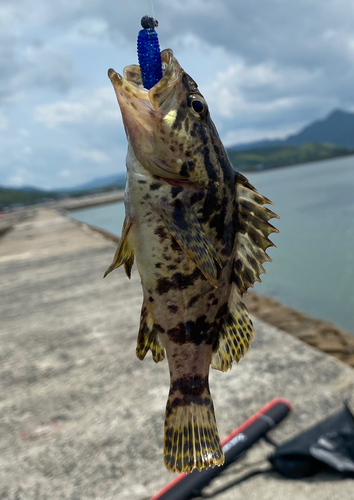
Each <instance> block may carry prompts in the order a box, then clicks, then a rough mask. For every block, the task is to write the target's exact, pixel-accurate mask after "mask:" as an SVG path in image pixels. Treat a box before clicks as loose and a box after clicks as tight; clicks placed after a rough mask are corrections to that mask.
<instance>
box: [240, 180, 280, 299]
mask: <svg viewBox="0 0 354 500" xmlns="http://www.w3.org/2000/svg"><path fill="white" fill-rule="evenodd" d="M236 204H237V211H238V223H239V227H238V232H237V242H236V255H235V261H234V273H233V278H234V279H233V281H234V282H235V283H236V284H237V285H238V287H239V289H240V292H241V294H243V293H245V292H246V291H247V289H248V288H249V287H250V286H252V287H253V286H254V283H255V281H259V282H261V279H260V275H261V274H262V273H265V272H266V271H265V269H264V267H263V265H262V264H263V263H264V262H266V261H268V262H272V259H271V258H270V257H269V255H267V253H266V252H265V250H266V249H267V248H268V247H270V246H275V245H274V243H272V242H271V241H270V240H269V239H268V236H269V235H270V234H271V233H278V232H279V231H278V230H277V229H276V228H275V227H274V226H272V224H269V222H268V221H269V220H270V219H273V218H277V219H279V218H280V217H279V216H278V215H276V214H275V213H274V212H272V211H271V210H269V209H268V208H266V207H264V205H265V204H270V205H273V203H272V202H271V201H270V200H268V198H266V197H265V196H262V195H261V194H260V193H259V192H258V191H257V189H256V188H255V187H253V186H252V184H250V183H249V182H248V180H247V179H246V177H244V176H243V175H242V174H239V173H236Z"/></svg>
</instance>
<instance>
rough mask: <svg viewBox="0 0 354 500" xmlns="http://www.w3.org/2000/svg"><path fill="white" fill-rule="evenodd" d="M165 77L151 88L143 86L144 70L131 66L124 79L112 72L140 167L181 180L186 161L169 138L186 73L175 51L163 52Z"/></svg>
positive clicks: (128, 135)
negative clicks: (175, 151)
mask: <svg viewBox="0 0 354 500" xmlns="http://www.w3.org/2000/svg"><path fill="white" fill-rule="evenodd" d="M161 60H162V75H163V76H162V78H161V80H160V81H158V82H157V83H156V85H154V86H153V87H152V88H151V89H149V90H148V89H146V88H144V86H143V82H142V78H141V72H140V67H139V66H138V65H137V64H132V65H131V66H127V67H126V68H124V70H123V76H121V75H120V74H119V73H117V72H116V71H114V69H110V70H108V76H109V78H110V80H111V82H112V84H113V88H114V91H115V93H116V96H117V99H118V103H119V107H120V109H121V112H122V118H123V124H124V128H125V132H126V135H127V138H128V141H129V143H130V144H131V146H132V149H133V151H134V153H135V156H136V157H137V159H138V161H139V162H140V164H141V165H142V166H143V167H144V168H145V169H147V170H148V171H149V172H150V173H151V174H153V175H157V176H159V177H161V178H168V179H181V177H182V178H183V177H184V176H183V175H182V176H181V174H180V170H181V168H182V164H183V160H182V158H181V157H176V155H174V153H172V152H171V150H170V148H169V146H168V143H167V141H168V139H167V135H168V132H169V130H170V128H171V124H172V123H173V122H174V120H175V118H176V114H177V109H178V108H179V103H178V93H179V86H178V84H179V83H180V82H181V80H182V77H183V75H184V71H183V70H182V68H181V66H180V65H179V63H178V61H177V60H176V58H175V57H174V55H173V52H172V50H171V49H166V50H163V51H162V52H161ZM184 180H188V179H184Z"/></svg>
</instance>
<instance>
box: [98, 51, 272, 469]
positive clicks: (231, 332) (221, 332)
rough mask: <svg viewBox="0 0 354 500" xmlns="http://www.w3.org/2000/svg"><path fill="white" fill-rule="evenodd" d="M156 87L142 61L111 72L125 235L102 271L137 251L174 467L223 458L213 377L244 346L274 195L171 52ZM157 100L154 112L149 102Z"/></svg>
mask: <svg viewBox="0 0 354 500" xmlns="http://www.w3.org/2000/svg"><path fill="white" fill-rule="evenodd" d="M161 57H162V61H163V65H164V76H163V78H162V80H160V82H158V83H157V84H156V85H155V87H153V88H152V89H150V90H149V91H147V90H145V89H144V88H143V87H142V83H141V77H140V76H139V74H140V73H139V71H140V70H139V67H137V66H130V67H128V68H126V69H125V70H124V78H122V77H121V76H120V75H118V74H117V73H116V72H115V71H114V70H109V77H110V79H111V81H112V83H113V86H114V89H115V92H116V95H117V98H118V102H119V105H120V108H121V111H122V116H123V122H124V126H125V129H126V131H127V135H128V139H129V142H128V155H127V170H128V174H127V186H126V198H125V206H126V221H125V224H124V228H126V229H125V231H124V233H123V234H122V240H121V242H120V245H119V247H118V249H117V252H116V255H115V258H114V261H113V263H112V265H111V266H110V268H109V269H108V270H107V272H110V271H111V270H113V269H115V268H116V267H119V266H120V265H122V264H124V266H126V268H128V270H129V274H130V268H131V265H132V262H133V260H134V258H135V261H136V263H137V267H138V271H139V274H140V277H141V281H142V286H143V292H144V299H143V305H142V312H141V322H140V330H139V334H138V343H137V356H138V358H139V359H143V358H144V357H145V356H146V354H147V352H148V350H150V351H151V352H152V356H153V359H154V361H156V362H158V361H160V360H162V359H163V357H164V356H165V354H166V356H167V360H168V364H169V370H170V393H169V397H168V401H167V406H166V417H165V438H164V457H165V458H164V460H165V465H166V467H167V468H168V469H170V470H172V471H178V472H180V471H185V472H189V471H191V470H193V469H194V468H197V469H202V468H208V467H214V466H215V465H221V464H222V463H223V460H224V456H223V451H222V448H221V444H220V439H219V436H218V431H217V426H216V421H215V415H214V408H213V402H212V398H211V395H210V390H209V384H208V375H209V368H210V365H211V366H212V367H213V368H216V369H218V370H222V371H226V370H228V369H230V368H231V367H232V363H233V361H236V362H237V363H238V362H239V361H240V359H241V358H242V357H243V356H244V355H245V354H246V352H247V350H248V348H249V346H250V344H251V341H252V338H253V326H252V322H251V319H250V318H249V315H248V312H247V309H246V307H245V306H244V304H243V302H242V294H243V293H244V292H245V291H247V289H248V288H249V287H250V286H253V284H254V282H255V281H257V280H258V281H260V278H259V275H260V274H261V273H263V272H265V271H264V268H263V265H262V264H263V263H264V262H266V261H270V258H269V257H268V256H267V254H266V252H265V250H266V249H267V248H268V247H269V246H270V245H272V243H271V241H270V240H269V238H268V236H269V235H270V234H271V233H272V232H277V230H276V229H275V228H274V227H273V226H272V225H271V224H269V220H270V219H271V218H273V217H277V216H276V214H275V213H273V212H272V211H270V210H269V209H267V208H265V207H264V205H265V204H269V203H271V202H270V201H269V200H268V199H267V198H265V197H264V196H262V195H261V194H260V193H258V191H257V190H256V189H255V188H254V187H253V186H252V185H251V184H250V183H249V182H248V180H247V179H246V178H245V177H244V176H242V175H241V174H238V173H237V172H235V171H234V169H233V167H232V165H231V163H230V160H229V158H228V155H227V153H226V150H225V149H224V147H223V145H222V143H221V141H220V138H219V136H218V133H217V130H216V128H215V126H214V124H213V122H212V120H211V118H210V114H209V110H208V106H207V104H206V102H205V100H204V98H203V96H202V95H201V93H200V91H199V89H198V86H197V84H196V82H195V81H194V80H193V79H192V78H191V77H190V76H189V75H188V74H186V73H185V72H184V71H183V69H182V68H181V66H180V65H179V63H178V62H177V60H176V59H175V58H174V56H173V53H172V51H171V50H165V51H163V52H162V53H161ZM146 101H150V104H151V107H152V108H153V109H151V108H150V107H149V106H146V104H145V103H146Z"/></svg>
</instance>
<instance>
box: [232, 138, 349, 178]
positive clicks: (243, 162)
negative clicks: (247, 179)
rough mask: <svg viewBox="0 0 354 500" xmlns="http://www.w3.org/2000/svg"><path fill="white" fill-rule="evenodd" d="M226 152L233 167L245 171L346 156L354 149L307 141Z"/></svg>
mask: <svg viewBox="0 0 354 500" xmlns="http://www.w3.org/2000/svg"><path fill="white" fill-rule="evenodd" d="M228 153H229V156H230V160H231V163H232V164H233V166H234V167H235V169H236V170H237V171H242V172H247V171H258V170H267V169H270V168H279V167H287V166H289V165H298V164H300V163H308V162H312V161H317V160H326V159H329V158H336V157H339V156H347V155H350V154H354V150H351V149H348V148H344V147H342V146H335V145H334V144H319V143H316V142H308V143H305V144H302V145H301V146H286V145H283V146H272V147H270V146H269V147H264V148H253V149H246V150H241V151H228Z"/></svg>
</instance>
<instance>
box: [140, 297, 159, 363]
mask: <svg viewBox="0 0 354 500" xmlns="http://www.w3.org/2000/svg"><path fill="white" fill-rule="evenodd" d="M150 309H151V307H150V303H149V302H145V301H144V303H143V306H142V309H141V316H140V329H139V334H138V342H137V346H136V355H137V357H138V358H139V359H140V360H141V361H142V360H143V359H144V358H145V356H146V354H147V353H148V351H149V350H150V351H151V353H152V359H153V360H154V361H155V363H158V362H159V361H162V360H163V359H164V357H165V348H164V345H163V343H162V340H161V335H160V333H161V332H160V331H159V329H160V327H159V325H156V324H155V323H154V319H153V316H152V313H151V310H150Z"/></svg>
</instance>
